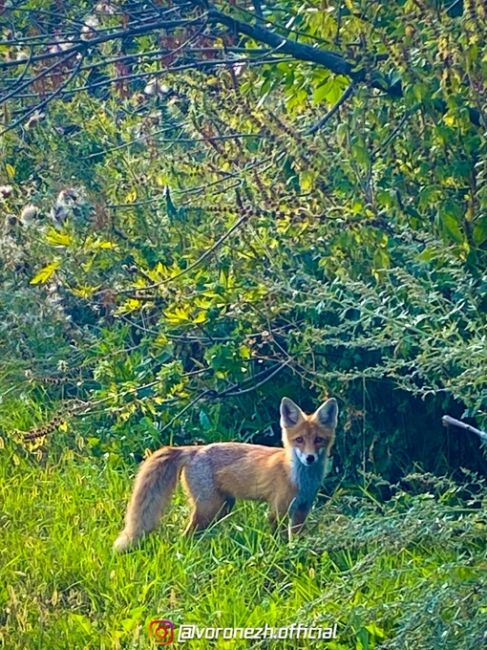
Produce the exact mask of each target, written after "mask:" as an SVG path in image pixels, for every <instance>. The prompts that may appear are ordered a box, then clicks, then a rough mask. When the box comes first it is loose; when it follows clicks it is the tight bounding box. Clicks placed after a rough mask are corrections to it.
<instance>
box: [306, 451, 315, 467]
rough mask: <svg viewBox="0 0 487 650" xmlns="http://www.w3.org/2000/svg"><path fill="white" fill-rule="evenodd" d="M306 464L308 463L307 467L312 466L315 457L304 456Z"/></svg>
mask: <svg viewBox="0 0 487 650" xmlns="http://www.w3.org/2000/svg"><path fill="white" fill-rule="evenodd" d="M306 462H307V463H308V465H312V464H313V463H314V462H315V457H314V456H313V454H310V455H309V456H306Z"/></svg>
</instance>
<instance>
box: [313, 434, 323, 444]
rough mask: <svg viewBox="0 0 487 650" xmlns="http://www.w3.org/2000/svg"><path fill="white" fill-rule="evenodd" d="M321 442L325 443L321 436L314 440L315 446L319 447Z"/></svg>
mask: <svg viewBox="0 0 487 650" xmlns="http://www.w3.org/2000/svg"><path fill="white" fill-rule="evenodd" d="M322 442H325V439H324V438H322V437H321V436H317V437H316V438H315V443H316V444H317V445H321V443H322Z"/></svg>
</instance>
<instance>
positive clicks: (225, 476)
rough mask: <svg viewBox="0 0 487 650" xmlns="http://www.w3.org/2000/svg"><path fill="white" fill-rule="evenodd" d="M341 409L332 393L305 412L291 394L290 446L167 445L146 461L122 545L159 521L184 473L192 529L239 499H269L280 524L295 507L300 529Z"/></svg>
mask: <svg viewBox="0 0 487 650" xmlns="http://www.w3.org/2000/svg"><path fill="white" fill-rule="evenodd" d="M337 415H338V407H337V405H336V401H335V400H333V399H330V400H327V401H326V402H325V403H324V404H323V405H322V406H321V407H320V408H319V409H317V410H316V411H315V412H314V413H313V414H311V415H306V414H305V413H303V412H302V411H301V409H300V408H299V407H298V406H296V404H294V402H292V401H291V400H289V399H288V398H284V399H283V400H282V402H281V427H282V440H283V444H284V448H274V447H265V446H263V445H252V444H246V443H239V442H218V443H213V444H210V445H204V446H194V447H188V446H186V447H162V448H161V449H159V450H158V451H156V452H155V453H154V454H153V455H152V456H150V457H149V458H148V459H147V460H146V461H145V462H144V463H143V464H142V466H141V469H140V471H139V473H138V475H137V478H136V480H135V484H134V490H133V494H132V497H131V499H130V502H129V505H128V508H127V514H126V517H125V528H124V530H123V531H122V532H121V533H120V535H119V537H118V538H117V540H116V542H115V548H116V549H117V550H119V551H124V550H126V549H128V548H130V547H131V546H133V545H134V543H136V542H137V541H138V540H139V539H140V538H141V537H142V536H143V535H144V534H146V533H147V532H149V531H150V530H152V529H153V528H155V527H156V526H157V524H158V521H159V518H160V516H161V514H162V512H163V511H164V510H165V508H166V507H167V505H168V503H169V500H170V498H171V495H172V493H173V491H174V489H175V487H176V484H177V481H178V479H179V477H180V476H181V479H182V484H183V488H184V490H185V492H186V494H187V495H188V498H189V500H190V502H191V503H192V506H193V512H192V515H191V519H190V521H189V523H188V525H187V527H186V531H185V533H186V534H190V533H192V532H193V531H197V530H202V529H204V528H206V527H207V526H208V525H209V524H211V523H212V522H213V521H215V520H217V519H218V518H220V517H222V516H223V515H225V514H226V513H228V512H229V510H230V509H231V507H232V506H233V503H234V501H235V499H255V500H259V501H266V502H267V503H268V504H269V507H270V510H269V520H270V522H271V524H272V525H273V526H275V525H276V524H277V522H278V521H279V520H280V519H282V518H283V517H285V516H286V514H288V513H289V514H290V518H291V530H293V532H299V531H300V529H301V527H302V525H303V523H304V520H305V519H306V516H307V514H308V511H309V509H310V508H311V504H312V501H313V499H314V496H315V494H316V491H317V489H318V487H319V482H320V480H321V478H322V476H323V473H324V464H325V460H326V458H327V457H328V456H329V454H330V450H331V448H332V447H333V444H334V441H335V427H336V418H337ZM291 506H292V511H291Z"/></svg>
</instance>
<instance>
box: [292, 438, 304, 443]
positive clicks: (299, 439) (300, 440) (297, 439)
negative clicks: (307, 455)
mask: <svg viewBox="0 0 487 650" xmlns="http://www.w3.org/2000/svg"><path fill="white" fill-rule="evenodd" d="M294 442H297V443H298V445H300V444H301V443H302V442H304V438H303V436H298V437H297V438H294Z"/></svg>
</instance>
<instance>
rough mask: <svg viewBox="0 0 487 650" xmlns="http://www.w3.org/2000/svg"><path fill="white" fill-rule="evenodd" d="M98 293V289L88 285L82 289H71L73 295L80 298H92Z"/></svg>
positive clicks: (82, 286)
mask: <svg viewBox="0 0 487 650" xmlns="http://www.w3.org/2000/svg"><path fill="white" fill-rule="evenodd" d="M95 291H96V287H90V286H89V285H87V284H83V285H81V286H80V287H74V288H73V289H71V293H72V294H73V295H75V296H78V298H91V296H92V295H93V293H94V292H95Z"/></svg>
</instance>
